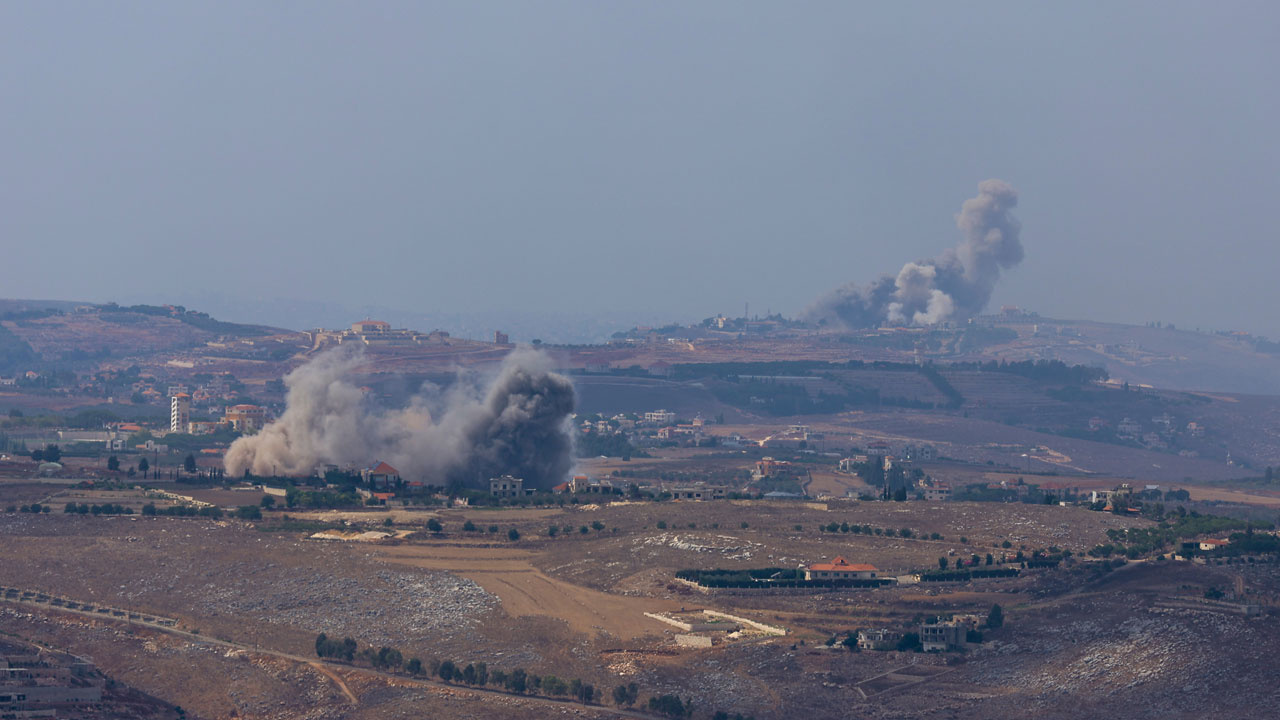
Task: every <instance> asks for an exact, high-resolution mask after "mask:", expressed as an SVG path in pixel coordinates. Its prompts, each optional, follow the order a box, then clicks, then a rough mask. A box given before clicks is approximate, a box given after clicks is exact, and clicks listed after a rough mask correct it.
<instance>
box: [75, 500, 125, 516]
mask: <svg viewBox="0 0 1280 720" xmlns="http://www.w3.org/2000/svg"><path fill="white" fill-rule="evenodd" d="M62 512H64V513H68V514H72V513H74V514H78V515H89V514H93V515H132V514H133V508H131V507H125V506H124V505H115V504H112V503H107V504H105V505H87V504H85V503H80V504H76V503H67V504H66V506H65V507H63V508H62Z"/></svg>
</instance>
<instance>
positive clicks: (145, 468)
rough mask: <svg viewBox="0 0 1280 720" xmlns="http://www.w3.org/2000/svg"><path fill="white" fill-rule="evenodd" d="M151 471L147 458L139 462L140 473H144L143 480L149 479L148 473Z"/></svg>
mask: <svg viewBox="0 0 1280 720" xmlns="http://www.w3.org/2000/svg"><path fill="white" fill-rule="evenodd" d="M150 469H151V463H149V462H147V459H146V458H142V459H141V460H139V461H138V472H140V473H142V479H143V480H145V479H147V471H148V470H150Z"/></svg>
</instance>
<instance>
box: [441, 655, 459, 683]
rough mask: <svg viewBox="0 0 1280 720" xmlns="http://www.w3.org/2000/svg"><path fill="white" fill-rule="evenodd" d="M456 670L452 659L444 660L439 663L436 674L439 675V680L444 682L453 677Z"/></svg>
mask: <svg viewBox="0 0 1280 720" xmlns="http://www.w3.org/2000/svg"><path fill="white" fill-rule="evenodd" d="M457 672H458V668H457V666H456V665H454V664H453V661H452V660H445V661H444V662H442V663H440V670H439V673H438V674H439V675H440V679H441V680H443V681H445V682H449V681H450V680H452V679H453V678H454V676H455V675H456V674H457Z"/></svg>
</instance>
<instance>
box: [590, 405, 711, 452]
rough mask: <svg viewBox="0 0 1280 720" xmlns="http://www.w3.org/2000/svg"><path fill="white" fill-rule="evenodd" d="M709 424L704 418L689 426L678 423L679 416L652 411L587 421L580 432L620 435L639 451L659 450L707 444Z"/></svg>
mask: <svg viewBox="0 0 1280 720" xmlns="http://www.w3.org/2000/svg"><path fill="white" fill-rule="evenodd" d="M705 425H706V421H704V420H703V419H702V416H697V417H694V418H693V419H692V420H691V421H689V422H687V423H679V422H676V414H675V413H674V412H671V411H670V410H650V411H648V412H645V413H643V414H640V413H619V414H617V415H614V416H613V417H610V418H595V419H583V420H581V421H579V422H578V430H579V431H580V432H582V433H583V434H584V435H593V434H594V435H602V436H612V435H620V436H624V437H626V438H627V441H628V442H630V443H631V444H632V445H635V446H636V447H655V446H657V445H661V444H664V443H670V442H677V443H680V444H683V445H688V446H697V445H702V444H704V443H706V442H707V440H708V436H707V434H706V432H705Z"/></svg>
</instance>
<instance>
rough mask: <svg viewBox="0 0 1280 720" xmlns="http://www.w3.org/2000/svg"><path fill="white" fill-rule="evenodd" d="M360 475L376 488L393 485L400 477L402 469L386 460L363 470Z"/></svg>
mask: <svg viewBox="0 0 1280 720" xmlns="http://www.w3.org/2000/svg"><path fill="white" fill-rule="evenodd" d="M360 476H361V478H362V479H363V480H364V481H365V482H367V483H369V484H370V485H371V486H373V487H375V488H378V487H391V486H392V485H394V484H395V483H396V481H398V480H399V479H400V471H399V470H397V469H395V468H393V467H391V466H390V465H388V464H386V463H384V462H379V463H378V464H377V465H374V466H373V467H371V468H369V469H367V470H362V471H361V472H360Z"/></svg>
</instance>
